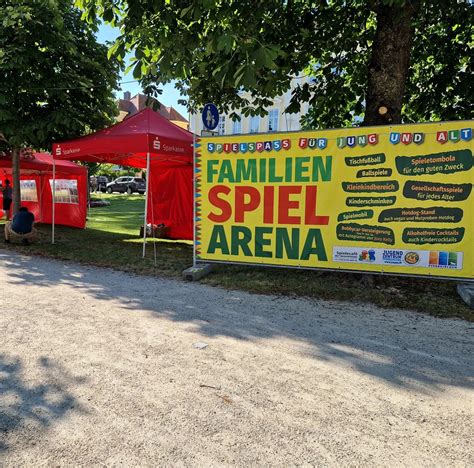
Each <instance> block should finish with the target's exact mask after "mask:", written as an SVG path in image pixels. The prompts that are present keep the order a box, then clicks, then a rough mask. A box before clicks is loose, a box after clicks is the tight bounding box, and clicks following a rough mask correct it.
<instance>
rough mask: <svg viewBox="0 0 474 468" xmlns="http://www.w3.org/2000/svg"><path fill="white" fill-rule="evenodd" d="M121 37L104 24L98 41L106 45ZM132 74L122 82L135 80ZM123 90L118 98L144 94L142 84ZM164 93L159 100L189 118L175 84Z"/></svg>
mask: <svg viewBox="0 0 474 468" xmlns="http://www.w3.org/2000/svg"><path fill="white" fill-rule="evenodd" d="M118 35H119V30H118V29H117V28H113V27H111V26H109V25H107V24H102V25H101V26H100V28H99V32H98V34H97V39H98V41H99V42H101V43H105V42H107V41H113V40H115V38H116V37H117V36H118ZM133 79H134V78H133V76H132V72H131V71H130V73H128V74H127V75H125V74H124V73H122V78H121V80H120V81H131V80H133ZM121 87H122V90H121V91H120V92H119V93H118V97H123V93H124V91H130V92H131V93H132V96H134V95H135V94H137V93H140V92H142V87H141V86H140V83H124V84H122V85H121ZM161 89H163V93H162V94H161V96H160V97H159V98H158V99H159V101H160V102H161V103H162V104H164V105H165V106H172V107H174V108H175V109H176V110H177V111H178V112H179V113H180V114H181V115H182V116H183V117H186V118H188V111H187V110H186V107H184V106H182V105H181V104H178V99H181V97H180V94H179V91H178V90H177V89H175V87H174V84H173V83H169V84H167V85H165V86H162V87H161Z"/></svg>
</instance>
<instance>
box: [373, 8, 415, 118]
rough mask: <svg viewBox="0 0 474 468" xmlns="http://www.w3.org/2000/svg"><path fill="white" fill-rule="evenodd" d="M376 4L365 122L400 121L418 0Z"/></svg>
mask: <svg viewBox="0 0 474 468" xmlns="http://www.w3.org/2000/svg"><path fill="white" fill-rule="evenodd" d="M373 3H374V11H375V12H376V14H377V30H376V33H375V39H374V43H373V45H372V57H371V59H370V64H369V73H368V83H367V95H366V110H365V119H364V125H388V124H399V123H401V109H402V101H403V94H404V91H405V81H406V79H407V76H408V68H409V66H410V52H411V48H412V43H413V36H414V32H415V28H414V27H413V19H414V17H415V15H416V14H417V11H418V7H419V0H411V1H410V0H409V1H407V2H406V4H405V6H403V7H400V6H384V5H381V2H380V1H376V2H373Z"/></svg>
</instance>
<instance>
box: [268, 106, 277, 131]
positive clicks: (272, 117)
mask: <svg viewBox="0 0 474 468" xmlns="http://www.w3.org/2000/svg"><path fill="white" fill-rule="evenodd" d="M268 131H269V132H277V131H278V109H272V110H271V111H270V112H269V113H268Z"/></svg>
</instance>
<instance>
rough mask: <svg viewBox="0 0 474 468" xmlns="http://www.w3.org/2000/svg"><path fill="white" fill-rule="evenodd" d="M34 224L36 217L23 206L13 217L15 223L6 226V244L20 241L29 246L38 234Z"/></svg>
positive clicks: (11, 222)
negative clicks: (13, 240)
mask: <svg viewBox="0 0 474 468" xmlns="http://www.w3.org/2000/svg"><path fill="white" fill-rule="evenodd" d="M34 224H35V215H34V214H33V213H31V212H30V211H28V208H26V207H25V206H22V207H21V208H20V210H19V211H18V213H17V214H16V215H15V216H13V221H10V222H9V223H7V224H6V225H5V242H10V241H11V240H12V239H20V240H22V242H23V243H24V244H28V242H29V241H30V240H33V239H34V238H35V237H36V234H37V232H36V229H35V228H34Z"/></svg>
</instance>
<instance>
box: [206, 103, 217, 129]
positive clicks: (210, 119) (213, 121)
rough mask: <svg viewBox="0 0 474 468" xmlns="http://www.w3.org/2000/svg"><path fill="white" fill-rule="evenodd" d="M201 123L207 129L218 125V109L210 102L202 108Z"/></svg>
mask: <svg viewBox="0 0 474 468" xmlns="http://www.w3.org/2000/svg"><path fill="white" fill-rule="evenodd" d="M202 123H203V124H204V127H205V128H207V129H208V130H214V129H215V128H216V127H217V125H219V111H218V110H217V107H216V106H215V105H214V104H212V103H209V104H206V105H205V106H204V109H203V110H202Z"/></svg>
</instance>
